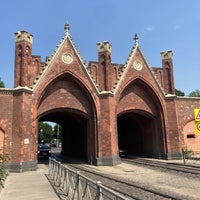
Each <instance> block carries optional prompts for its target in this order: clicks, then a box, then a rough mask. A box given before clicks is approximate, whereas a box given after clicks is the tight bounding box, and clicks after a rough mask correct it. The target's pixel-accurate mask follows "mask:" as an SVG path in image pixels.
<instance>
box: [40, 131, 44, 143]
mask: <svg viewBox="0 0 200 200" xmlns="http://www.w3.org/2000/svg"><path fill="white" fill-rule="evenodd" d="M40 133H41V134H42V133H43V129H42V128H41V129H40ZM41 136H42V135H41ZM43 142H44V140H41V143H42V144H43Z"/></svg>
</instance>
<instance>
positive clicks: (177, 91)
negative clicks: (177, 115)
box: [175, 89, 185, 96]
mask: <svg viewBox="0 0 200 200" xmlns="http://www.w3.org/2000/svg"><path fill="white" fill-rule="evenodd" d="M175 94H176V96H185V93H184V92H182V91H181V90H177V89H175Z"/></svg>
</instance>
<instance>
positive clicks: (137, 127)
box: [117, 112, 155, 157]
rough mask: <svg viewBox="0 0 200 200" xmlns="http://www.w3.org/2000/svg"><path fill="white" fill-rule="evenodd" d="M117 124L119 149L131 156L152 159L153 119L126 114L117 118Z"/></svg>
mask: <svg viewBox="0 0 200 200" xmlns="http://www.w3.org/2000/svg"><path fill="white" fill-rule="evenodd" d="M117 124H118V145H119V149H126V150H127V151H128V154H129V155H133V156H146V157H153V154H154V142H155V141H154V135H153V133H154V120H153V119H151V118H149V117H147V116H145V115H143V114H140V113H135V112H128V113H124V114H122V115H120V116H119V117H118V119H117Z"/></svg>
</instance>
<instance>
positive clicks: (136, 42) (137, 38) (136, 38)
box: [134, 33, 139, 45]
mask: <svg viewBox="0 0 200 200" xmlns="http://www.w3.org/2000/svg"><path fill="white" fill-rule="evenodd" d="M134 40H135V45H138V40H139V37H138V35H137V33H136V34H135V36H134Z"/></svg>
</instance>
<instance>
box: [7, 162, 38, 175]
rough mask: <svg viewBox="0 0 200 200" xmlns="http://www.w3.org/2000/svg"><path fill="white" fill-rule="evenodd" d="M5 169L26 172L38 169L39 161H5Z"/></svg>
mask: <svg viewBox="0 0 200 200" xmlns="http://www.w3.org/2000/svg"><path fill="white" fill-rule="evenodd" d="M4 167H5V169H7V170H8V171H10V172H25V171H32V170H37V161H30V162H23V163H5V164H4Z"/></svg>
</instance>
